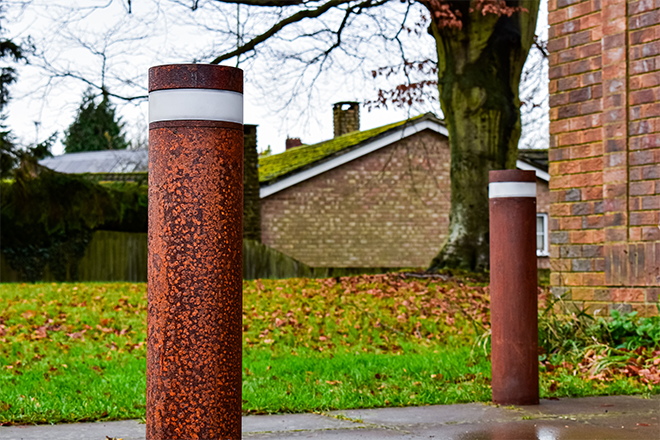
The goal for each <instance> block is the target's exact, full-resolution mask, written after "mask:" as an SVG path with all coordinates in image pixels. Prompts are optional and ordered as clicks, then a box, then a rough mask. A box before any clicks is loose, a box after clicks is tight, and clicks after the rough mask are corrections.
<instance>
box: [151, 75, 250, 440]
mask: <svg viewBox="0 0 660 440" xmlns="http://www.w3.org/2000/svg"><path fill="white" fill-rule="evenodd" d="M152 71H153V69H152ZM150 89H152V90H153V88H152V87H150ZM233 125H234V126H236V127H233V126H231V125H226V124H224V125H223V124H222V123H220V124H218V123H209V122H207V121H205V122H196V121H176V122H172V123H167V122H158V123H154V124H151V125H150V130H149V272H148V281H149V284H148V317H147V321H148V351H147V438H148V439H152V440H174V439H235V438H240V436H241V368H242V365H241V363H242V361H241V341H242V333H241V331H242V213H243V207H242V203H243V192H242V185H243V127H242V125H240V124H233Z"/></svg>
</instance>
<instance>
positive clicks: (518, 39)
mask: <svg viewBox="0 0 660 440" xmlns="http://www.w3.org/2000/svg"><path fill="white" fill-rule="evenodd" d="M448 3H450V4H451V5H452V8H453V9H455V10H459V11H460V12H461V15H462V20H461V21H462V23H463V24H462V27H461V28H460V29H459V28H456V27H443V28H438V26H437V25H436V24H435V23H433V24H432V25H431V32H432V34H433V37H434V38H435V41H436V47H437V52H438V89H439V92H440V104H441V106H442V111H443V114H444V118H445V122H446V124H447V129H448V131H449V145H450V148H451V211H450V216H449V234H448V236H447V239H446V241H445V243H444V245H443V247H442V249H441V250H440V252H439V254H438V255H437V256H436V257H435V258H434V259H433V261H432V263H431V267H430V268H429V270H430V271H435V270H438V269H441V268H457V269H463V270H469V271H476V272H481V271H484V270H486V269H488V260H489V247H488V242H489V237H488V171H490V170H496V169H512V168H515V166H516V159H517V155H518V140H519V139H520V133H521V123H520V99H519V94H518V87H519V84H520V76H521V73H522V69H523V65H524V64H525V60H526V59H527V54H528V52H529V49H530V47H531V45H532V43H533V40H534V31H535V29H536V18H537V15H538V9H539V0H534V1H507V2H506V3H507V6H510V7H511V6H514V7H515V6H523V7H524V8H525V9H526V10H527V11H519V12H515V13H513V14H512V15H511V16H507V15H500V16H498V15H497V14H493V13H486V14H485V15H484V14H482V13H481V12H480V11H473V12H470V10H469V9H470V7H471V6H474V5H473V4H474V3H476V1H474V0H473V1H471V2H459V1H453V2H448Z"/></svg>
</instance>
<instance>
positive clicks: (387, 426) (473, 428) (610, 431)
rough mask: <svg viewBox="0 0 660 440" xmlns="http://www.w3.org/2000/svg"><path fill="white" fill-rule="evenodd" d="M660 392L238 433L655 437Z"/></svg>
mask: <svg viewBox="0 0 660 440" xmlns="http://www.w3.org/2000/svg"><path fill="white" fill-rule="evenodd" d="M659 418H660V396H654V397H652V398H651V399H644V398H642V397H636V396H605V397H586V398H581V399H560V400H543V401H541V404H540V405H539V406H521V407H506V408H505V407H496V406H492V405H486V404H482V403H469V404H463V405H437V406H422V407H408V408H378V409H357V410H344V411H332V412H329V413H324V414H283V415H268V416H247V417H243V438H245V439H254V440H256V439H267V440H275V439H307V438H314V439H328V440H329V439H342V440H353V439H365V440H366V439H394V438H397V439H442V440H445V439H447V440H500V439H501V440H518V439H519V440H528V439H529V440H568V439H574V440H590V439H593V440H606V439H609V440H660V424H659ZM108 438H110V439H120V438H121V439H123V440H143V439H145V425H142V424H140V423H139V422H138V421H136V420H126V421H120V422H98V423H74V424H68V425H38V426H9V427H0V440H10V439H11V440H55V439H56V440H107V439H108Z"/></svg>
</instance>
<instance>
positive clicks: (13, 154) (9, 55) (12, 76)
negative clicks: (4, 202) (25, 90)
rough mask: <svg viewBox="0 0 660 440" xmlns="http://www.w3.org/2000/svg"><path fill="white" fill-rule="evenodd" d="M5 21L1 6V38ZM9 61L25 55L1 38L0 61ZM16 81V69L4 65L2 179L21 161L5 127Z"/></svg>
mask: <svg viewBox="0 0 660 440" xmlns="http://www.w3.org/2000/svg"><path fill="white" fill-rule="evenodd" d="M3 19H4V15H3V8H2V6H0V36H1V35H3V34H4V29H3V27H2V20H3ZM7 59H11V60H13V61H14V62H16V61H20V60H25V55H24V54H23V50H22V49H21V47H20V46H18V45H17V44H16V43H14V42H13V41H11V40H9V39H5V38H0V60H2V62H3V64H4V63H5V62H6V60H7ZM15 81H16V69H14V68H13V67H10V66H7V65H4V66H2V67H1V68H0V177H2V178H4V177H8V176H9V174H10V172H11V170H12V169H13V168H14V167H15V166H16V164H17V163H18V161H19V155H18V151H17V149H16V145H15V144H14V137H13V136H12V134H11V131H10V130H9V129H8V128H7V126H5V124H4V121H5V119H6V115H5V114H4V110H5V106H6V105H7V102H9V86H10V85H11V84H12V83H13V82H15Z"/></svg>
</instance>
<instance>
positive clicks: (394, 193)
mask: <svg viewBox="0 0 660 440" xmlns="http://www.w3.org/2000/svg"><path fill="white" fill-rule="evenodd" d="M449 159H450V154H449V145H448V143H447V140H446V138H444V137H443V136H441V135H439V134H437V133H434V132H431V131H430V130H425V131H423V132H421V133H419V134H416V135H414V136H411V137H409V138H406V139H404V140H402V141H399V142H396V143H395V144H393V145H391V146H388V147H385V148H382V149H380V150H377V151H375V152H373V153H371V154H368V155H366V156H363V157H361V158H359V159H356V160H354V161H352V162H349V163H347V164H345V165H342V166H341V167H338V168H335V169H333V170H330V171H328V172H325V173H323V174H320V175H318V176H315V177H313V178H311V179H309V180H306V181H304V182H301V183H299V184H297V185H295V186H292V187H289V188H287V189H285V190H283V191H280V192H277V193H275V194H273V195H272V196H269V197H266V198H264V199H261V203H262V205H261V218H262V240H263V242H264V243H265V244H267V245H269V246H271V247H273V248H275V249H277V250H279V251H281V252H284V253H285V254H287V255H290V256H292V257H294V258H296V259H298V260H300V261H302V262H304V263H306V264H308V265H310V266H314V267H426V266H427V265H428V264H429V263H430V261H431V259H432V258H433V257H434V256H435V254H436V253H437V252H438V250H439V249H440V246H441V245H442V242H443V240H444V238H445V235H446V231H447V228H448V225H449V206H450V189H449V164H450V161H449Z"/></svg>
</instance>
